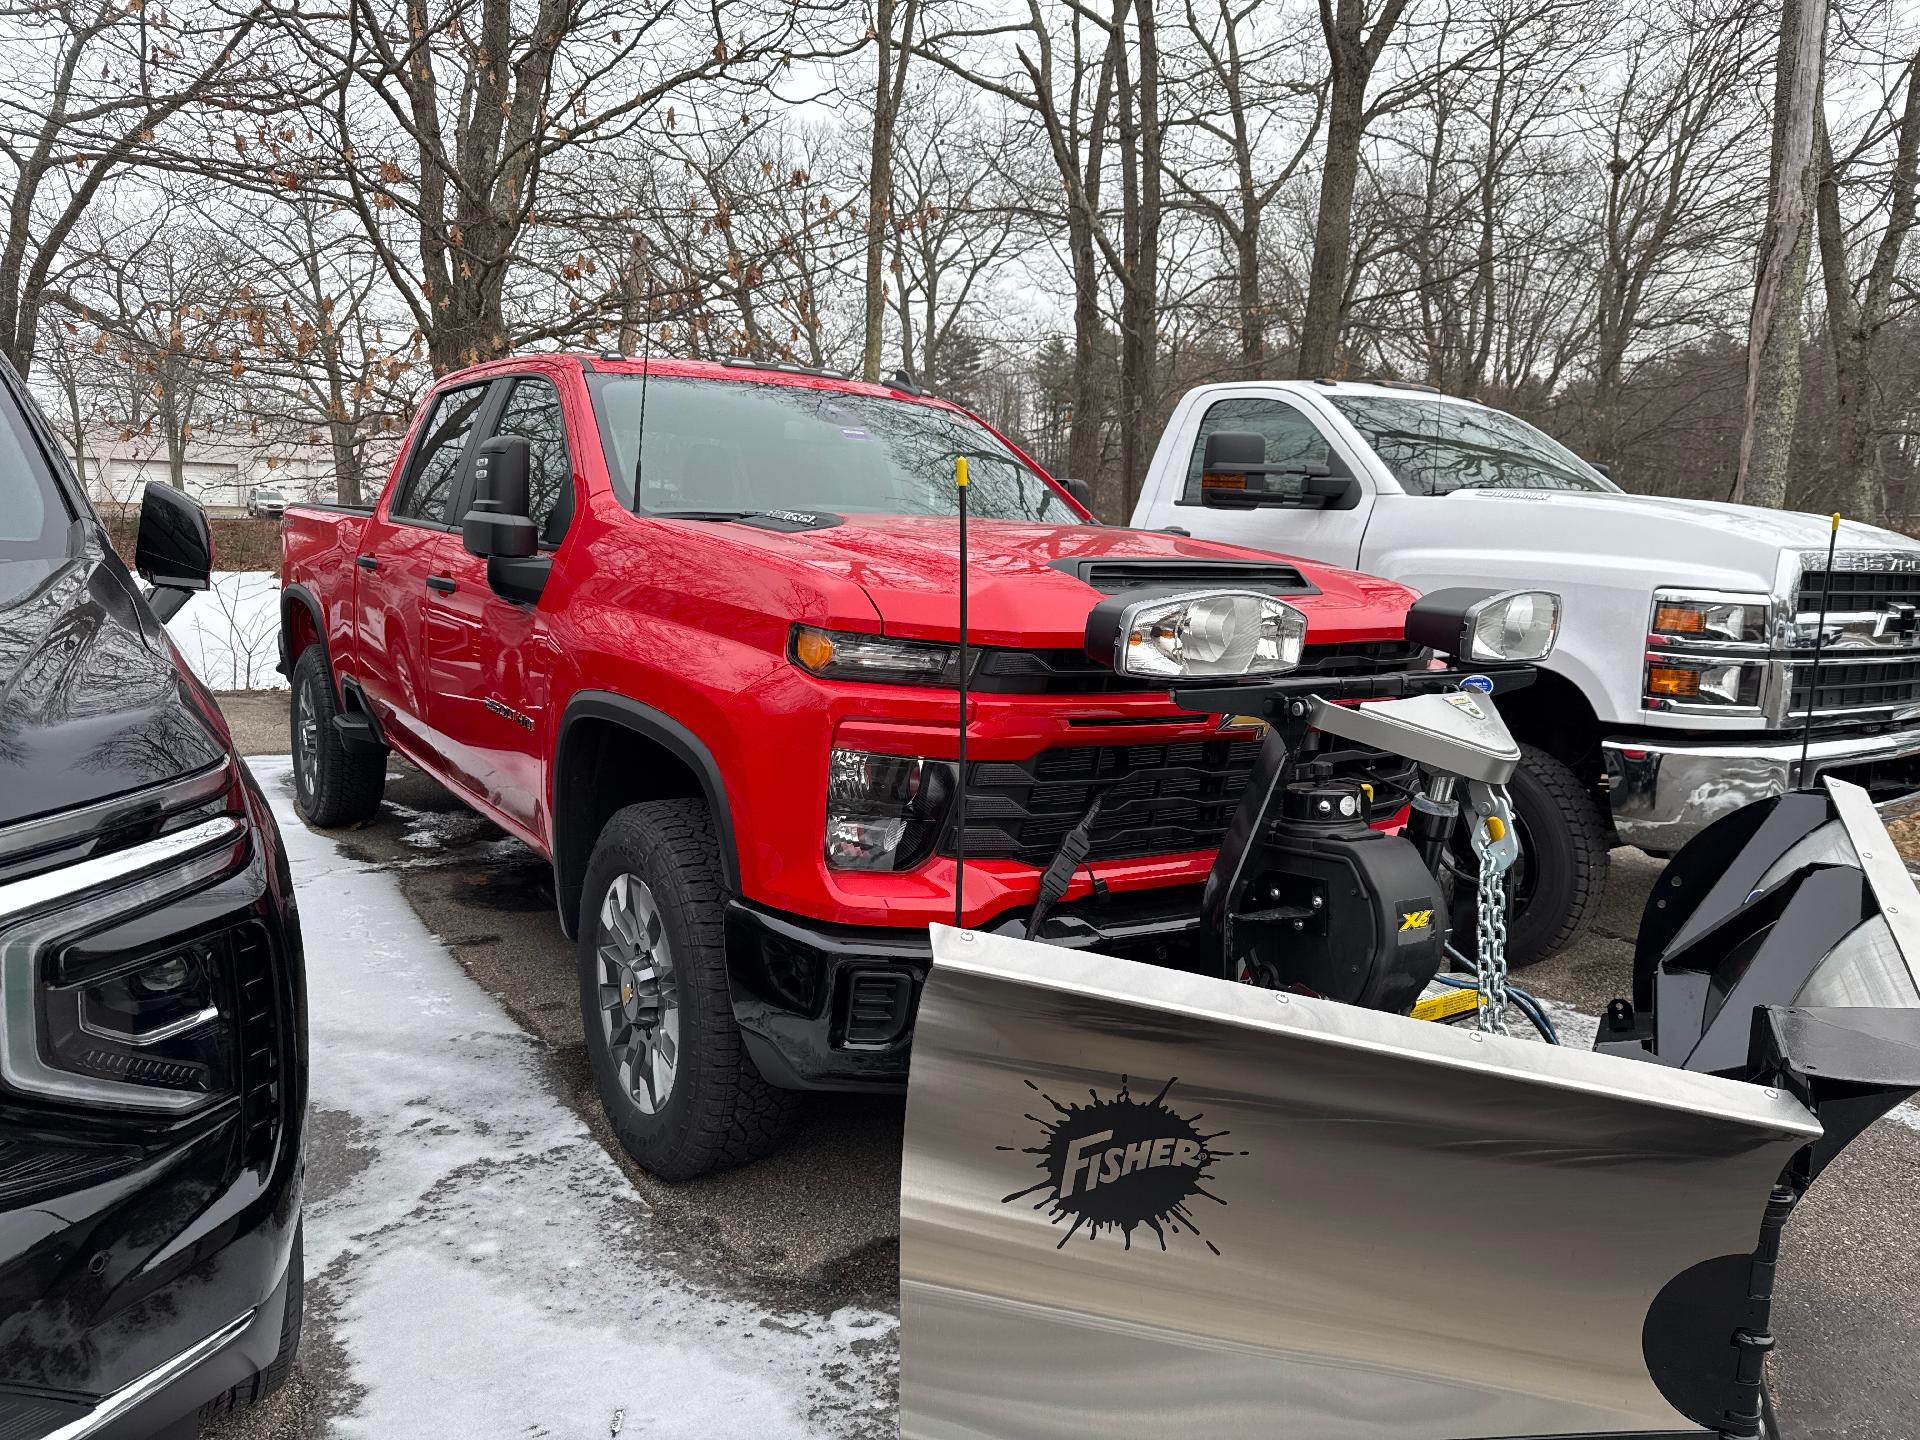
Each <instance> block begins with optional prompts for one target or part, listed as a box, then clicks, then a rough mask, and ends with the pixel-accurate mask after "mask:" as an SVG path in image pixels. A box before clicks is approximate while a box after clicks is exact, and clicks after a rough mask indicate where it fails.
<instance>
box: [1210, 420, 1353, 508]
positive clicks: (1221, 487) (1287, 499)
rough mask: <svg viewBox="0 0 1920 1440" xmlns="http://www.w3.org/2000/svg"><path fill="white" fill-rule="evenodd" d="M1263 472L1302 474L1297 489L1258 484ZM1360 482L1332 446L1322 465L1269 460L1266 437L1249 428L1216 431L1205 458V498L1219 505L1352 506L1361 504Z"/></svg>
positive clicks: (1264, 473) (1237, 506) (1250, 506)
mask: <svg viewBox="0 0 1920 1440" xmlns="http://www.w3.org/2000/svg"><path fill="white" fill-rule="evenodd" d="M1256 475H1260V476H1266V475H1298V476H1300V477H1301V483H1300V489H1299V492H1298V493H1297V494H1286V493H1282V492H1276V491H1272V490H1267V489H1264V488H1256V487H1255V486H1253V485H1252V484H1250V483H1249V481H1250V479H1251V477H1253V476H1256ZM1360 493H1361V492H1360V482H1359V481H1358V480H1357V479H1355V478H1354V477H1353V476H1352V475H1351V474H1349V473H1348V471H1347V467H1346V464H1345V463H1344V462H1343V461H1342V460H1341V459H1340V457H1339V456H1338V455H1336V454H1334V453H1333V451H1332V450H1328V452H1327V459H1326V463H1325V464H1323V465H1301V464H1289V465H1269V464H1268V463H1267V442H1266V440H1265V439H1264V438H1263V437H1261V436H1260V435H1257V434H1255V433H1254V432H1252V431H1250V430H1216V431H1215V432H1214V433H1213V434H1211V435H1209V436H1208V437H1207V447H1206V449H1205V450H1204V451H1202V452H1201V459H1200V503H1201V504H1202V505H1205V506H1207V507H1208V508H1209V509H1214V510H1253V509H1257V508H1259V507H1260V506H1263V505H1273V506H1285V507H1288V508H1291V509H1296V510H1351V509H1353V508H1354V506H1356V505H1358V504H1359V503H1360Z"/></svg>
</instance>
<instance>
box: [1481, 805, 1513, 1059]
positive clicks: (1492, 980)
mask: <svg viewBox="0 0 1920 1440" xmlns="http://www.w3.org/2000/svg"><path fill="white" fill-rule="evenodd" d="M1473 828H1474V835H1473V848H1474V849H1475V850H1477V851H1478V852H1479V854H1480V890H1479V894H1478V895H1477V896H1476V897H1475V909H1476V911H1477V912H1478V913H1477V919H1478V922H1479V923H1478V927H1477V931H1476V939H1477V940H1478V942H1479V943H1478V944H1477V945H1475V946H1474V960H1475V968H1476V970H1477V972H1478V977H1477V978H1478V980H1479V988H1480V1014H1479V1017H1478V1018H1479V1024H1480V1028H1481V1029H1482V1030H1486V1031H1490V1032H1491V1033H1493V1034H1495V1035H1505V1034H1506V1033H1507V887H1506V885H1505V884H1504V883H1503V881H1504V880H1505V877H1506V870H1507V867H1506V865H1505V864H1504V863H1502V861H1501V860H1500V859H1499V858H1498V856H1497V855H1496V853H1495V846H1494V845H1493V844H1492V843H1491V842H1490V841H1485V840H1482V838H1481V837H1482V835H1483V834H1485V832H1486V828H1487V827H1486V825H1485V824H1484V823H1483V824H1480V825H1476V826H1474V827H1473Z"/></svg>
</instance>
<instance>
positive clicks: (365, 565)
mask: <svg viewBox="0 0 1920 1440" xmlns="http://www.w3.org/2000/svg"><path fill="white" fill-rule="evenodd" d="M353 563H354V564H356V565H358V566H359V567H360V568H361V569H362V570H378V569H379V568H380V557H379V556H378V555H357V556H355V557H354V561H353Z"/></svg>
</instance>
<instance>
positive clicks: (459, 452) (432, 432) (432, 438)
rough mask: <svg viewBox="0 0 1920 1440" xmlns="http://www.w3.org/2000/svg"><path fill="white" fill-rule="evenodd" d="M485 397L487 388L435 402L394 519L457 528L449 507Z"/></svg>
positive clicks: (469, 387) (446, 395)
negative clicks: (449, 512) (453, 524)
mask: <svg viewBox="0 0 1920 1440" xmlns="http://www.w3.org/2000/svg"><path fill="white" fill-rule="evenodd" d="M486 398H487V387H486V385H484V384H480V385H466V386H462V387H461V388H460V389H458V390H447V391H443V392H442V393H441V394H440V395H438V396H436V397H435V399H434V402H433V410H432V413H430V414H429V415H428V416H427V423H426V424H425V425H423V426H422V427H421V428H420V441H419V443H418V444H417V445H416V446H415V447H414V455H413V462H412V463H411V464H410V465H409V466H408V467H407V474H406V478H405V480H403V481H402V482H401V485H400V493H399V494H398V495H396V496H394V500H393V506H392V508H391V511H390V512H389V513H390V514H391V516H392V518H393V519H395V520H402V521H410V522H411V523H413V524H416V525H436V526H445V525H450V524H452V523H453V522H452V521H451V520H450V519H449V518H448V516H447V505H448V503H449V501H450V500H451V499H452V497H453V492H454V490H455V488H456V487H457V486H458V484H459V480H460V471H461V466H462V462H463V461H464V460H465V459H466V454H467V441H468V439H469V437H470V436H471V435H472V434H473V424H474V421H475V420H476V419H478V418H479V415H480V406H481V404H482V402H483V401H485V400H486Z"/></svg>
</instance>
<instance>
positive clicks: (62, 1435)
mask: <svg viewBox="0 0 1920 1440" xmlns="http://www.w3.org/2000/svg"><path fill="white" fill-rule="evenodd" d="M255 1313H256V1312H254V1311H252V1310H249V1311H248V1312H247V1313H246V1314H244V1315H242V1316H241V1317H240V1318H239V1319H238V1320H234V1321H232V1322H231V1323H229V1324H227V1325H223V1326H222V1327H221V1328H220V1329H218V1330H216V1331H215V1332H214V1333H213V1334H211V1335H209V1336H207V1338H206V1339H204V1340H202V1341H201V1342H200V1343H199V1344H198V1345H195V1346H194V1347H193V1348H192V1349H190V1350H183V1351H182V1352H181V1353H180V1354H178V1355H176V1356H174V1357H173V1359H171V1360H169V1361H167V1362H166V1363H165V1364H163V1365H156V1366H154V1367H153V1369H151V1370H149V1371H148V1372H147V1373H146V1374H144V1375H142V1376H141V1377H140V1378H139V1379H138V1380H135V1381H134V1382H133V1383H132V1384H130V1385H126V1386H123V1387H122V1388H121V1389H118V1390H116V1391H114V1392H113V1394H111V1395H109V1396H107V1397H106V1399H104V1400H102V1401H101V1402H100V1403H99V1404H98V1405H95V1406H94V1407H93V1409H91V1410H89V1411H88V1412H87V1413H86V1414H85V1415H82V1416H81V1417H80V1418H79V1419H78V1420H71V1421H68V1422H67V1423H66V1424H65V1425H62V1426H61V1427H60V1428H59V1429H58V1430H55V1431H54V1432H52V1433H51V1434H50V1435H47V1436H44V1437H43V1440H85V1437H86V1436H89V1435H98V1434H99V1433H100V1432H101V1431H103V1430H105V1429H106V1428H107V1427H108V1426H109V1425H111V1424H113V1423H114V1422H115V1421H117V1420H120V1419H122V1418H124V1417H125V1416H126V1415H127V1413H128V1412H129V1411H131V1410H133V1409H135V1408H136V1407H138V1406H140V1405H144V1404H145V1403H146V1402H147V1401H148V1400H151V1399H152V1398H153V1397H154V1396H156V1395H158V1394H159V1393H160V1392H161V1391H162V1390H165V1389H166V1388H167V1387H168V1386H169V1385H171V1384H173V1382H174V1381H176V1380H178V1379H180V1378H181V1377H182V1376H184V1375H186V1374H187V1373H188V1372H189V1371H191V1370H192V1369H193V1368H194V1367H195V1366H196V1365H198V1364H200V1362H201V1361H203V1360H209V1359H211V1358H213V1356H215V1355H217V1354H219V1353H220V1351H222V1350H224V1349H225V1348H226V1347H227V1346H228V1345H230V1344H232V1343H233V1342H234V1341H235V1340H237V1339H239V1338H240V1336H241V1335H243V1334H245V1333H246V1329H247V1326H249V1325H251V1324H252V1323H253V1317H254V1315H255Z"/></svg>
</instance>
